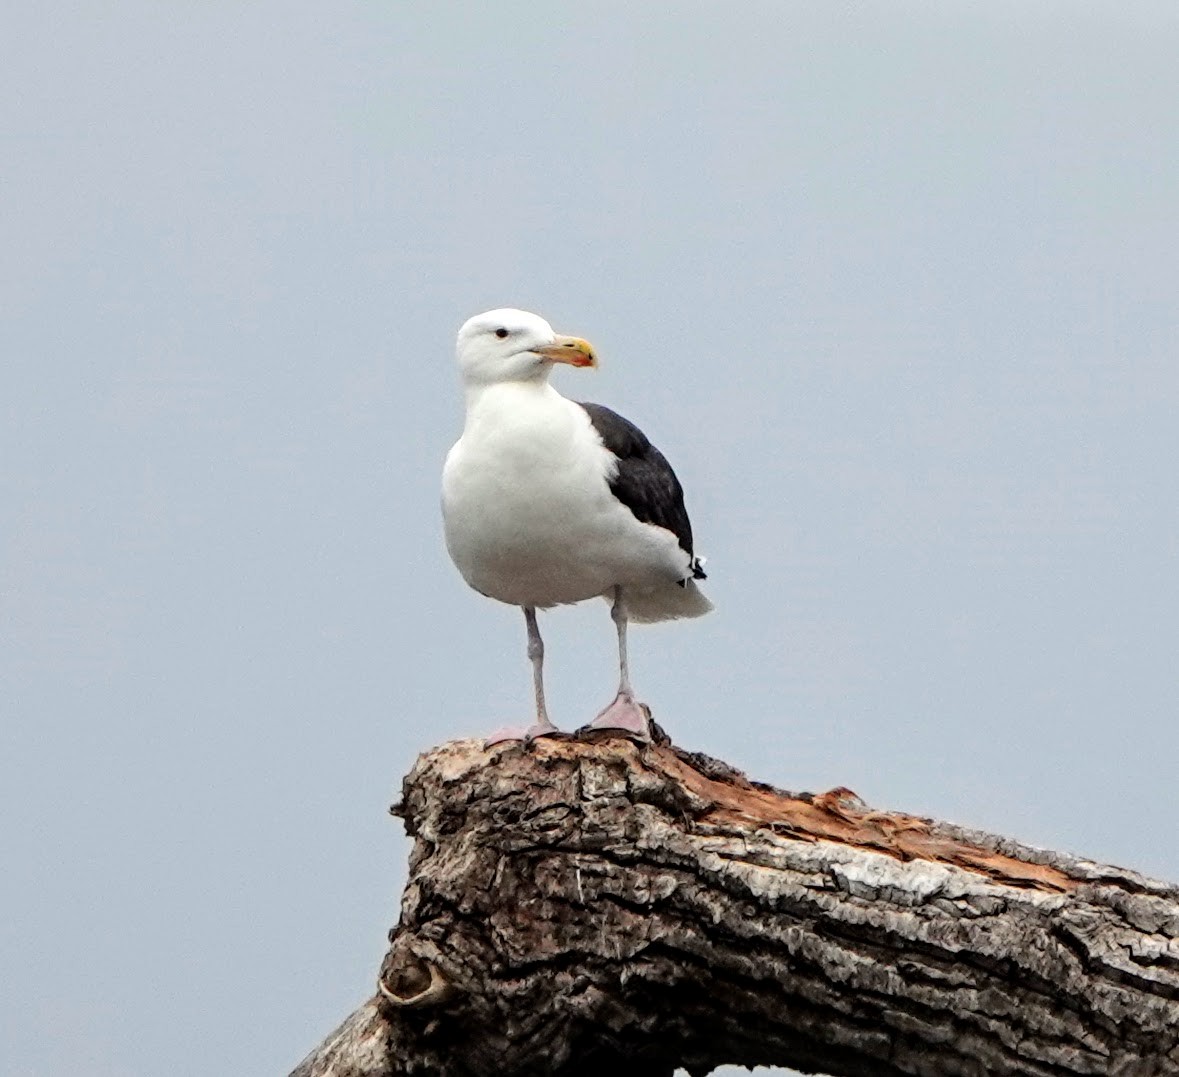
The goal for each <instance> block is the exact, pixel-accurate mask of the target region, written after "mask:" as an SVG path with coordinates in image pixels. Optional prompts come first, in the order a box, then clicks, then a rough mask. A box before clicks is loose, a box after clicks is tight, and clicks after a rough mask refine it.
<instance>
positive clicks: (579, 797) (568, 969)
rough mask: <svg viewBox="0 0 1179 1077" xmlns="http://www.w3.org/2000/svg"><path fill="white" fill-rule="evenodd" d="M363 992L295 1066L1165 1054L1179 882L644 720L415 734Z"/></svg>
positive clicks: (1017, 1062) (527, 1071)
mask: <svg viewBox="0 0 1179 1077" xmlns="http://www.w3.org/2000/svg"><path fill="white" fill-rule="evenodd" d="M393 810H394V812H395V814H397V815H400V816H401V817H402V818H403V819H404V820H405V823H406V827H407V829H408V831H409V833H410V834H411V835H412V836H413V837H414V838H415V845H414V849H413V852H412V854H411V857H410V865H409V868H410V871H409V883H408V885H407V888H406V891H405V895H404V898H403V901H402V912H401V920H400V923H399V924H398V925H397V927H396V928H395V929H394V931H393V932H391V934H390V943H391V945H390V949H389V952H388V954H387V956H386V958H385V961H384V964H383V965H382V968H381V974H380V981H379V989H378V991H377V993H376V995H375V996H374V997H373V998H372V999H370V1000H369V1001H368V1002H367V1003H365V1005H364V1006H362V1007H361V1008H360V1009H359V1010H358V1011H357V1012H356V1013H355V1014H353V1015H352V1016H351V1017H349V1018H348V1019H347V1021H345V1022H344V1024H343V1025H341V1026H340V1028H339V1029H337V1030H336V1031H335V1032H334V1033H333V1034H332V1035H331V1036H329V1037H328V1039H327V1040H325V1041H324V1043H323V1044H322V1045H321V1046H320V1047H319V1048H317V1049H316V1051H314V1052H313V1053H312V1054H311V1055H310V1056H308V1058H307V1059H305V1060H304V1061H303V1062H302V1064H301V1065H300V1066H299V1067H298V1068H297V1069H296V1070H295V1071H294V1074H292V1077H328V1075H331V1077H402V1075H410V1074H437V1075H442V1077H450V1075H456V1077H457V1075H464V1077H465V1075H486V1074H501V1075H521V1077H524V1075H533V1074H536V1075H539V1074H559V1075H561V1077H583V1075H584V1077H588V1075H589V1074H590V1073H591V1072H593V1073H594V1074H595V1075H596V1077H630V1075H634V1077H638V1075H639V1074H642V1077H665V1075H666V1077H670V1075H671V1074H672V1073H673V1072H674V1070H675V1069H676V1068H677V1067H684V1068H686V1069H687V1070H688V1071H689V1073H691V1074H704V1073H707V1072H709V1070H711V1069H712V1068H714V1067H716V1066H718V1065H721V1064H723V1063H736V1064H743V1065H746V1066H754V1065H765V1066H769V1065H776V1066H786V1067H792V1068H794V1069H798V1070H802V1071H803V1072H814V1073H826V1074H838V1075H849V1077H850V1075H856V1077H861V1075H862V1077H869V1075H871V1077H892V1075H901V1074H921V1075H938V1077H941V1075H971V1077H974V1075H981V1074H1021V1075H1024V1074H1026V1075H1032V1077H1049V1075H1052V1077H1060V1075H1073V1074H1092V1075H1102V1077H1115V1075H1116V1077H1154V1075H1166V1074H1179V888H1176V887H1173V886H1170V885H1167V884H1164V883H1159V882H1155V881H1152V880H1150V879H1147V878H1144V877H1142V876H1140V875H1138V874H1136V873H1134V872H1132V871H1124V870H1122V869H1119V868H1112V867H1107V866H1103V865H1100V864H1096V863H1093V862H1092V861H1088V860H1083V859H1079V858H1076V857H1072V856H1068V855H1065V854H1062V853H1055V852H1048V851H1045V850H1040V849H1032V848H1029V847H1027V846H1023V845H1019V844H1017V843H1015V842H1013V841H1009V840H1007V839H1004V838H998V837H993V836H991V835H987V834H982V833H978V832H975V831H970V830H964V829H962V828H959V827H955V826H950V825H948V824H944V823H936V822H932V821H930V820H928V819H920V818H916V817H914V816H910V815H903V814H899V813H895V812H881V811H872V810H870V809H868V808H867V807H866V806H865V805H864V804H863V803H861V802H860V801H859V800H858V799H857V798H856V797H855V795H854V794H852V793H850V792H849V791H848V790H845V789H837V790H833V791H832V792H830V793H825V794H821V795H818V796H811V795H805V794H804V795H795V794H791V793H786V792H783V791H781V790H777V789H772V788H770V787H768V786H764V785H758V784H755V783H751V782H749V781H747V780H746V779H745V778H744V777H743V776H742V775H740V774H739V773H737V772H735V771H733V770H732V769H731V768H729V767H727V766H726V765H725V764H723V763H719V762H717V761H715V760H711V759H709V758H707V757H704V756H697V755H692V754H690V753H686V752H682V751H679V750H677V749H675V748H673V747H672V746H670V745H668V744H660V745H651V746H647V747H639V746H637V745H635V744H633V743H631V742H630V741H628V740H624V739H617V738H610V739H597V738H594V739H586V740H573V739H560V740H542V741H539V742H537V743H536V744H534V745H533V746H532V747H531V748H530V749H529V750H524V749H523V748H521V747H520V746H518V745H498V746H496V747H495V748H492V749H491V750H485V749H484V748H483V747H482V746H481V745H480V744H479V743H478V742H475V741H459V742H455V743H451V744H445V745H443V746H441V747H440V748H436V749H434V750H432V751H430V752H427V753H426V754H425V755H423V756H422V757H421V758H420V759H419V760H418V761H417V763H416V764H415V766H414V768H413V770H412V771H411V772H410V774H409V775H408V777H407V778H406V779H405V787H404V795H403V799H402V801H401V803H400V804H398V805H396V806H395V807H394V809H393Z"/></svg>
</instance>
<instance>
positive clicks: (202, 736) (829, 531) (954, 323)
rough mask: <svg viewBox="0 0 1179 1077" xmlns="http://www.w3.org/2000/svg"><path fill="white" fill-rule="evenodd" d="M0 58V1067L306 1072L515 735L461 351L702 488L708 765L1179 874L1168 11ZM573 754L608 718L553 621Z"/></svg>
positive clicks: (351, 31)
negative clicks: (475, 490) (507, 339)
mask: <svg viewBox="0 0 1179 1077" xmlns="http://www.w3.org/2000/svg"><path fill="white" fill-rule="evenodd" d="M671 12H672V8H671V7H670V6H669V5H656V4H649V5H643V4H635V3H627V4H621V3H620V4H612V3H611V4H596V3H589V4H576V5H573V4H567V5H566V4H556V5H554V4H551V3H539V2H536V3H532V2H530V3H502V2H501V3H498V4H496V5H474V4H471V5H448V4H414V5H408V4H399V3H389V2H386V3H376V2H370V3H358V2H357V3H347V2H345V3H340V4H334V5H330V6H324V5H312V4H306V3H301V2H293V3H292V2H290V0H287V2H284V3H277V2H266V3H228V2H225V3H222V2H212V0H210V2H208V3H201V4H187V5H185V4H169V5H160V4H156V3H147V2H143V3H134V2H118V3H113V4H112V3H92V4H76V5H70V4H59V3H48V4H41V5H13V6H11V7H9V8H8V9H6V12H5V14H4V15H3V16H0V111H2V115H3V129H2V131H3V134H2V137H3V143H2V151H3V165H2V166H0V191H2V196H0V273H2V278H0V280H2V283H0V304H2V313H0V421H2V425H0V603H2V605H0V617H2V623H0V676H2V683H0V691H2V696H0V707H2V710H3V721H2V726H0V863H2V871H0V968H3V970H4V976H3V978H2V979H0V1071H2V1072H3V1073H4V1074H6V1075H13V1077H64V1075H67V1074H73V1073H86V1074H87V1075H88V1077H155V1075H157V1074H160V1073H169V1074H171V1075H173V1077H185V1075H189V1074H191V1075H193V1077H197V1075H200V1077H204V1075H205V1074H207V1073H209V1072H224V1073H240V1074H259V1075H261V1074H285V1073H287V1072H288V1071H289V1070H290V1069H291V1068H292V1067H293V1066H294V1065H295V1064H296V1063H297V1062H298V1060H299V1059H300V1058H301V1057H302V1056H303V1055H304V1054H305V1053H306V1051H307V1050H309V1049H310V1048H311V1047H312V1046H313V1045H314V1044H316V1043H317V1042H318V1041H319V1040H320V1039H321V1038H322V1037H323V1036H324V1035H325V1034H326V1033H327V1032H328V1031H329V1030H330V1029H331V1028H332V1027H334V1026H335V1024H336V1023H337V1022H338V1021H339V1020H340V1019H342V1018H343V1017H344V1016H345V1015H346V1014H347V1013H348V1012H349V1011H350V1010H351V1009H352V1008H353V1007H354V1006H355V1005H356V1004H358V1003H359V1002H361V1001H362V1000H363V999H364V998H365V997H366V996H367V995H368V994H369V993H370V991H371V988H372V984H373V981H374V977H375V975H376V970H377V966H378V963H379V961H380V958H381V956H382V954H383V950H384V942H385V938H384V936H385V932H386V930H387V929H388V928H389V926H390V925H391V924H392V923H393V922H394V921H395V919H396V916H397V903H398V900H399V896H400V891H401V887H402V885H403V882H404V864H405V856H406V853H407V848H408V846H407V842H406V841H405V839H404V837H403V836H402V832H401V829H400V824H399V823H398V822H397V821H395V820H392V819H390V818H389V817H388V816H387V814H386V807H387V805H388V804H389V803H390V802H391V801H392V800H393V799H394V798H395V796H396V794H397V790H398V788H399V785H400V780H401V776H402V775H403V774H404V773H405V771H406V770H407V769H408V768H409V766H410V764H411V763H412V761H413V759H414V757H415V755H416V754H417V753H418V752H419V751H421V750H423V749H425V748H427V747H429V746H431V745H433V744H436V743H438V742H441V741H444V740H446V739H449V738H454V737H460V736H468V735H472V734H480V733H482V732H486V731H487V730H490V729H491V728H493V727H495V726H497V725H500V724H503V723H504V722H507V721H516V720H520V719H522V718H526V717H527V714H528V707H529V700H530V681H529V670H528V665H527V662H526V659H525V655H524V633H523V619H522V618H521V617H520V615H519V613H518V612H517V611H515V610H512V609H510V608H508V607H502V606H497V605H496V604H495V603H493V602H490V601H488V600H486V599H484V598H481V597H480V596H478V595H476V594H475V593H474V592H472V591H469V590H468V589H467V588H466V587H465V585H464V584H463V583H462V581H461V580H460V579H459V577H458V575H457V573H456V572H455V571H454V569H453V568H452V566H451V565H450V563H449V561H448V559H447V557H446V554H445V551H444V548H443V545H442V540H441V527H440V521H439V517H438V509H437V503H438V474H439V469H440V467H441V462H442V459H443V456H444V455H445V452H446V450H447V448H448V447H449V445H450V444H451V442H452V441H453V440H454V439H455V437H456V436H457V434H458V432H459V428H460V424H461V402H460V396H459V391H458V383H457V377H456V374H455V371H454V367H453V339H454V334H455V331H456V330H457V328H458V326H459V324H460V323H461V322H462V321H463V320H464V319H465V318H466V317H468V316H469V315H471V314H473V313H476V312H478V311H480V310H484V309H486V308H489V307H492V306H500V305H508V304H510V305H516V306H522V307H525V308H528V309H532V310H536V311H538V312H540V313H541V314H543V315H544V316H546V317H547V318H548V319H549V320H550V321H551V322H553V324H554V325H555V326H556V327H557V329H558V331H563V332H568V333H576V334H578V335H582V336H586V337H588V338H589V339H590V340H592V341H593V342H594V343H595V345H596V346H597V348H598V350H599V352H600V355H601V357H602V369H601V371H600V372H596V373H593V372H577V371H561V372H560V374H559V375H558V378H557V381H558V383H559V387H560V388H562V389H563V390H565V391H567V392H568V393H570V394H571V395H575V396H578V397H581V398H586V399H596V400H600V401H602V402H604V403H607V404H609V405H611V406H613V407H616V408H617V409H619V410H620V411H622V412H623V414H625V415H627V416H629V417H630V418H632V419H634V420H635V421H637V422H638V423H639V424H640V425H641V426H643V427H644V428H645V429H646V430H647V431H648V433H650V434H651V435H652V436H653V438H654V440H655V441H656V443H657V444H658V445H659V446H660V447H661V448H662V449H663V450H664V451H665V452H666V453H667V455H668V456H669V457H670V458H671V460H672V461H673V463H674V464H675V466H676V468H677V470H678V471H679V473H680V475H681V478H682V479H683V480H684V483H685V485H686V487H687V490H688V506H689V509H690V510H691V512H692V515H693V520H694V523H695V527H696V532H697V536H698V545H699V548H700V549H701V550H702V551H703V552H704V553H705V554H707V556H708V559H709V572H710V579H709V581H708V593H709V595H710V596H711V597H712V598H713V600H714V601H715V603H716V606H717V612H716V613H715V614H713V615H711V616H710V617H708V618H705V619H703V620H700V621H696V622H692V623H683V624H675V625H669V626H660V627H656V628H651V629H636V630H635V632H634V633H633V634H632V651H631V656H632V666H633V672H634V676H635V680H636V683H637V686H638V688H639V689H640V690H641V694H642V695H644V696H645V698H646V699H647V701H648V702H649V703H650V704H651V705H652V707H653V708H654V711H655V714H656V717H657V718H658V720H659V721H660V722H661V723H662V724H663V725H664V726H665V727H666V728H667V729H668V730H669V731H670V732H671V734H672V735H673V737H674V738H675V739H676V741H677V742H678V743H680V744H682V745H684V746H686V747H689V748H694V749H700V750H704V751H707V752H710V753H712V754H714V755H718V756H722V757H724V758H726V759H728V760H730V761H731V762H733V763H734V764H736V765H738V766H740V767H743V768H746V769H747V770H749V771H750V772H751V773H752V774H753V775H754V776H756V777H757V778H760V779H763V780H766V781H770V782H774V783H776V784H779V785H782V786H785V787H787V788H792V789H812V790H820V789H826V788H829V787H831V786H835V785H848V786H850V787H851V788H853V789H855V790H856V791H857V792H858V793H860V794H861V795H862V796H863V797H865V798H866V799H867V800H868V801H869V802H870V803H872V804H874V805H877V806H880V807H889V808H896V809H903V810H908V811H914V812H918V813H922V814H931V815H934V816H938V817H941V818H947V819H951V820H954V821H957V822H961V823H966V824H971V825H975V826H979V827H983V828H987V829H991V830H995V831H999V832H1003V833H1007V834H1010V835H1012V836H1016V837H1019V838H1022V839H1025V840H1027V841H1030V842H1032V843H1037V844H1043V845H1047V846H1052V847H1058V848H1063V849H1068V850H1072V851H1076V852H1080V853H1083V854H1086V855H1090V856H1093V857H1097V858H1100V859H1104V860H1109V861H1113V862H1115V863H1119V864H1123V865H1128V866H1133V867H1137V868H1140V869H1142V870H1145V871H1147V872H1149V873H1152V874H1156V875H1161V876H1164V877H1169V878H1172V879H1174V878H1179V846H1177V843H1176V816H1177V812H1176V809H1177V808H1179V791H1177V783H1176V778H1175V762H1176V758H1177V757H1179V722H1177V721H1176V705H1175V696H1176V680H1177V676H1176V671H1177V665H1179V662H1177V657H1176V656H1177V653H1179V585H1177V576H1179V498H1177V496H1176V494H1177V486H1179V482H1177V479H1179V476H1177V471H1179V464H1177V459H1179V421H1177V415H1179V362H1177V355H1179V349H1177V345H1179V314H1177V310H1179V304H1177V301H1176V295H1177V291H1179V210H1177V208H1176V192H1177V191H1179V119H1177V113H1176V101H1179V64H1177V63H1176V59H1175V58H1176V56H1179V11H1177V9H1176V7H1175V5H1174V4H1173V3H1169V2H1168V3H1160V4H1157V5H1147V4H1135V3H1130V4H1127V3H1119V4H1112V3H1110V4H1100V5H1098V4H1084V3H1067V4H1066V3H1027V2H1022V0H1021V2H1020V3H998V4H995V3H987V4H966V3H932V2H931V3H857V4H846V5H843V4H835V3H831V2H827V0H825V2H823V3H815V4H809V5H796V4H789V3H785V2H773V3H769V2H767V3H726V4H719V3H717V4H700V3H685V4H679V5H676V6H675V8H674V13H671ZM542 629H543V630H544V632H545V636H546V642H547V644H548V658H547V668H548V676H549V690H550V703H551V709H552V713H553V716H554V718H555V719H556V720H557V721H558V722H559V723H561V724H563V725H565V726H567V727H573V726H575V725H578V724H580V723H582V722H583V721H585V720H587V719H588V718H590V717H591V716H592V715H593V714H594V713H595V712H596V711H597V710H598V709H599V708H600V707H601V706H603V705H604V704H605V703H606V702H608V700H609V699H610V698H611V696H612V694H613V690H614V684H615V681H614V678H615V665H614V653H613V647H614V637H613V631H612V628H611V625H610V621H609V618H608V613H607V609H606V607H605V605H604V604H602V603H594V604H592V605H588V606H585V607H579V608H577V609H572V610H562V611H557V612H555V613H552V614H550V615H548V616H545V617H544V618H543V619H542Z"/></svg>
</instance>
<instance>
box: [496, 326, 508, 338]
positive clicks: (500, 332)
mask: <svg viewBox="0 0 1179 1077" xmlns="http://www.w3.org/2000/svg"><path fill="white" fill-rule="evenodd" d="M495 335H496V336H497V337H499V339H500V340H503V338H504V337H506V336H507V335H508V331H507V330H506V329H505V328H504V327H503V326H502V325H501V326H500V327H499V328H498V329H497V330H496V331H495Z"/></svg>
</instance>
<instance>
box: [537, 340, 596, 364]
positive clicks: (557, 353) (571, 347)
mask: <svg viewBox="0 0 1179 1077" xmlns="http://www.w3.org/2000/svg"><path fill="white" fill-rule="evenodd" d="M533 351H535V352H536V354H537V355H543V356H544V357H545V358H546V359H548V360H550V361H552V362H554V363H568V364H569V365H570V366H597V365H598V357H597V356H596V355H595V354H594V347H593V345H592V344H591V343H590V342H589V341H588V340H582V339H581V337H555V338H554V339H553V342H552V344H546V345H545V346H544V347H543V348H534V349H533Z"/></svg>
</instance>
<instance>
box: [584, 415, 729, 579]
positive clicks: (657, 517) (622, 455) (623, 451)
mask: <svg viewBox="0 0 1179 1077" xmlns="http://www.w3.org/2000/svg"><path fill="white" fill-rule="evenodd" d="M579 403H580V406H581V407H583V408H585V412H586V414H587V415H588V416H589V418H590V422H591V423H593V426H594V429H595V430H596V431H597V432H598V437H600V438H601V439H602V444H603V445H605V446H606V448H607V449H608V450H609V451H610V452H612V453H613V454H614V455H615V456H616V457H618V474H617V475H615V476H614V478H613V479H612V480H611V482H610V492H611V493H612V494H613V495H614V496H615V497H616V498H618V500H619V501H621V502H622V503H623V504H624V505H625V506H626V507H627V508H628V509H630V511H631V512H633V513H634V515H635V518H636V519H638V520H641V521H642V522H643V523H645V524H655V525H656V526H657V527H665V528H667V530H668V531H670V532H671V533H672V534H673V535H675V537H676V538H677V539H679V543H680V548H681V549H682V550H683V551H684V552H685V553H686V554H687V555H688V556H689V557H690V558H691V559H692V576H693V578H694V579H697V580H703V579H705V578H706V577H705V575H704V569H703V568H701V567H700V562H699V561H697V559H696V555H695V554H694V553H693V551H692V523H691V521H690V520H689V519H688V510H687V509H685V508H684V488H683V487H682V486H681V485H680V480H679V479H677V478H676V475H675V472H674V471H672V469H671V464H669V463H668V462H667V458H666V457H665V456H664V455H663V453H661V452H660V451H659V450H658V449H657V448H655V446H654V445H652V444H651V442H650V440H649V439H648V438H647V435H646V434H644V433H643V432H642V431H641V430H640V429H639V428H638V427H637V426H635V424H634V423H632V422H631V421H630V420H629V419H624V418H623V417H622V416H621V415H619V414H618V413H617V412H616V411H611V410H610V409H609V408H604V407H602V405H601V404H586V403H581V402H580V401H579Z"/></svg>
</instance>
